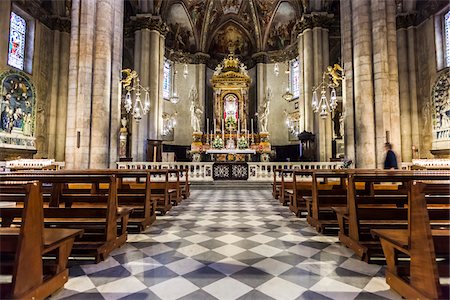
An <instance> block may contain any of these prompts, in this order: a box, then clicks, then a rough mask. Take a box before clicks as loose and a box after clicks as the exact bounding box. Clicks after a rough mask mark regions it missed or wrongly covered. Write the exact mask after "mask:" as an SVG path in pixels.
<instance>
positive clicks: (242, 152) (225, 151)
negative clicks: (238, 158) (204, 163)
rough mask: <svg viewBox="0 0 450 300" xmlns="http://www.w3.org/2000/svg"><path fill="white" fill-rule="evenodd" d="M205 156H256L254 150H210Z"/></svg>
mask: <svg viewBox="0 0 450 300" xmlns="http://www.w3.org/2000/svg"><path fill="white" fill-rule="evenodd" d="M206 154H256V151H255V150H254V149H210V150H206Z"/></svg>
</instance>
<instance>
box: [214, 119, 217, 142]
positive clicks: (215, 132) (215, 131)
mask: <svg viewBox="0 0 450 300" xmlns="http://www.w3.org/2000/svg"><path fill="white" fill-rule="evenodd" d="M216 134H217V130H216V118H214V139H215V138H216Z"/></svg>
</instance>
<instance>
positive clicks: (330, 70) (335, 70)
mask: <svg viewBox="0 0 450 300" xmlns="http://www.w3.org/2000/svg"><path fill="white" fill-rule="evenodd" d="M339 72H340V74H339ZM325 74H327V75H330V76H331V80H332V81H333V85H334V86H335V87H337V86H339V80H340V81H342V79H344V69H342V67H341V66H340V65H338V64H334V66H333V67H332V66H328V67H327V71H326V72H325Z"/></svg>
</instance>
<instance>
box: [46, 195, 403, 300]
mask: <svg viewBox="0 0 450 300" xmlns="http://www.w3.org/2000/svg"><path fill="white" fill-rule="evenodd" d="M330 298H331V299H345V300H349V299H385V298H388V299H401V297H400V296H399V295H398V294H396V293H395V292H393V291H392V290H390V289H389V286H388V285H387V284H386V283H385V280H384V269H383V268H382V267H380V266H378V265H369V264H366V263H365V262H361V261H360V260H359V259H357V258H356V257H355V256H353V254H352V252H351V251H350V250H348V249H347V248H345V247H344V246H340V244H339V243H338V242H337V238H336V237H333V236H324V235H320V234H317V232H316V231H315V230H314V229H313V228H311V227H309V226H308V224H307V223H306V222H305V221H304V220H303V219H298V218H296V217H295V216H293V215H292V214H291V213H290V212H289V209H288V208H286V207H283V206H280V205H279V203H278V201H276V200H273V199H272V195H271V192H270V191H269V190H265V189H262V190H248V189H234V190H230V189H227V190H193V191H192V193H191V198H190V199H187V200H185V201H183V202H182V204H181V205H179V206H177V207H174V208H173V210H172V211H170V212H169V213H168V214H167V215H166V216H164V217H158V219H157V221H156V223H155V224H154V225H153V226H152V227H151V228H149V229H148V230H147V231H146V232H145V233H141V234H130V235H129V239H128V243H127V245H125V246H124V247H122V248H120V249H118V250H116V251H115V252H113V253H112V255H111V257H109V258H108V259H107V260H106V261H104V262H101V263H99V264H79V263H77V264H75V265H73V266H72V267H71V268H70V279H69V281H68V282H67V283H66V285H65V288H64V289H63V290H61V291H59V292H58V293H57V294H55V295H53V297H52V299H164V300H171V299H192V300H203V299H254V300H264V299H330Z"/></svg>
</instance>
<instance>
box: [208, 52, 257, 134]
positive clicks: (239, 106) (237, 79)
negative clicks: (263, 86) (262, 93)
mask: <svg viewBox="0 0 450 300" xmlns="http://www.w3.org/2000/svg"><path fill="white" fill-rule="evenodd" d="M250 83H251V78H250V76H249V75H248V72H247V68H246V67H245V66H244V64H242V63H240V61H239V59H238V58H236V57H235V56H234V55H233V54H229V55H228V57H227V58H225V59H224V60H223V62H222V64H219V65H218V66H217V68H216V70H215V71H214V75H213V76H212V79H211V84H212V87H213V90H214V119H215V122H216V128H217V129H220V128H221V126H222V123H221V121H222V120H223V121H224V123H225V124H227V125H228V126H226V125H225V130H226V131H227V130H229V125H230V123H231V124H233V123H234V126H233V130H236V129H237V127H236V126H237V123H238V120H239V121H240V125H241V129H244V128H248V92H249V88H250ZM228 119H233V121H227V120H228Z"/></svg>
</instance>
